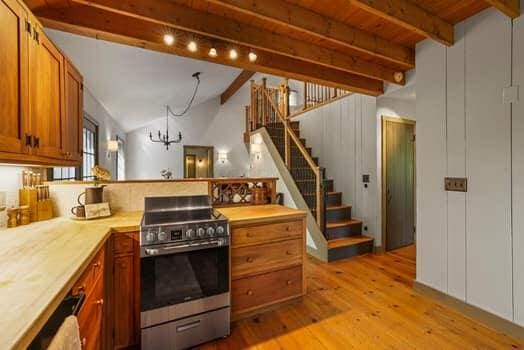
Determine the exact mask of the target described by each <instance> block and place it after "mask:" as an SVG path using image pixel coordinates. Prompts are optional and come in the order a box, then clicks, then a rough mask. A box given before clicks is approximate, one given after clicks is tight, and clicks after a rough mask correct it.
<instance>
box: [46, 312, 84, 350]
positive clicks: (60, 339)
mask: <svg viewBox="0 0 524 350" xmlns="http://www.w3.org/2000/svg"><path fill="white" fill-rule="evenodd" d="M47 349H48V350H81V349H82V346H81V341H80V328H79V327H78V319H77V318H76V316H68V317H67V318H66V319H65V320H64V322H63V323H62V325H61V326H60V328H59V329H58V332H56V334H55V336H54V338H53V340H52V341H51V344H49V347H48V348H47Z"/></svg>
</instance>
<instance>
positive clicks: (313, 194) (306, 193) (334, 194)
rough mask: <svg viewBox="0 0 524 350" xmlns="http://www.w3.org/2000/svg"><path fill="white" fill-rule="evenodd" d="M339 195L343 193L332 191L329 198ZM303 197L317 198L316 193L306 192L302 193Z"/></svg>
mask: <svg viewBox="0 0 524 350" xmlns="http://www.w3.org/2000/svg"><path fill="white" fill-rule="evenodd" d="M339 193H342V192H337V191H331V192H328V193H327V194H328V196H336V195H337V194H339ZM302 195H303V196H315V195H316V193H315V192H305V193H302Z"/></svg>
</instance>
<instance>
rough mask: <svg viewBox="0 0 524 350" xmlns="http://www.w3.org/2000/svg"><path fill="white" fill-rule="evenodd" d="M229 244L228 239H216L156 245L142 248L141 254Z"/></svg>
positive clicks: (186, 250) (146, 254) (171, 252)
mask: <svg viewBox="0 0 524 350" xmlns="http://www.w3.org/2000/svg"><path fill="white" fill-rule="evenodd" d="M227 245H229V240H228V239H216V240H212V241H208V242H201V243H193V244H177V245H166V246H156V247H154V248H144V250H143V254H142V256H155V255H165V254H176V253H179V252H180V253H182V252H188V251H193V250H200V249H207V248H214V247H223V246H227Z"/></svg>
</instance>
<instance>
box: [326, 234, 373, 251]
mask: <svg viewBox="0 0 524 350" xmlns="http://www.w3.org/2000/svg"><path fill="white" fill-rule="evenodd" d="M372 241H373V238H372V237H368V236H351V237H344V238H336V239H332V240H329V241H328V249H334V248H340V247H347V246H351V245H355V244H361V243H367V242H372Z"/></svg>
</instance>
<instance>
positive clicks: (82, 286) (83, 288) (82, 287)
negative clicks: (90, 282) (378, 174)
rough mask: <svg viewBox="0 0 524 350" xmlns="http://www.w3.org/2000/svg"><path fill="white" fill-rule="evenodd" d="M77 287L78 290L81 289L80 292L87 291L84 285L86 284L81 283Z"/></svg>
mask: <svg viewBox="0 0 524 350" xmlns="http://www.w3.org/2000/svg"><path fill="white" fill-rule="evenodd" d="M77 289H78V291H79V292H80V293H83V292H85V291H86V286H84V285H81V286H78V288H77Z"/></svg>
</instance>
